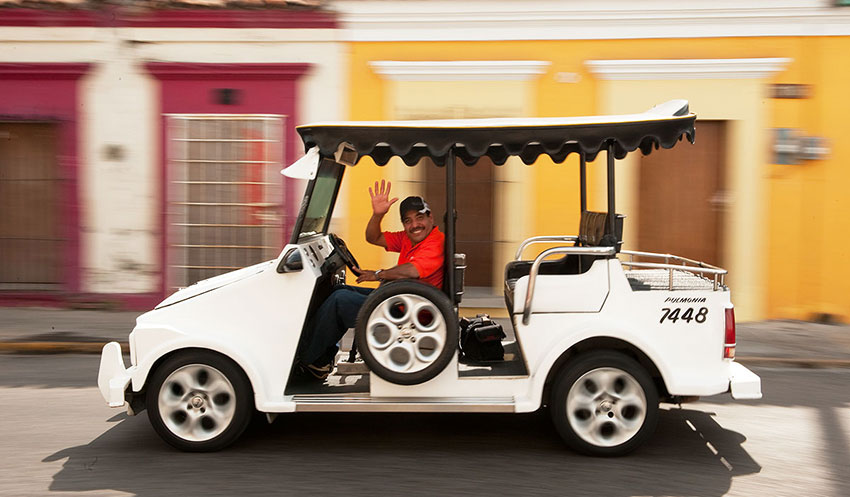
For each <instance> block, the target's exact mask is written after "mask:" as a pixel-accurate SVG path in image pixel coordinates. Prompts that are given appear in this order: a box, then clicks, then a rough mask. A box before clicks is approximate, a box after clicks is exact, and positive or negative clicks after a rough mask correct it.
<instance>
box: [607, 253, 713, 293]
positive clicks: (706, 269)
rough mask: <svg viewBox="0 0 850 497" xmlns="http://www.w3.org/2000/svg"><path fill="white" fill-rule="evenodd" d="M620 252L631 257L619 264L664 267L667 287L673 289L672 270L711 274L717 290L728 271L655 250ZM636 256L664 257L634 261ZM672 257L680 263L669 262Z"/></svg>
mask: <svg viewBox="0 0 850 497" xmlns="http://www.w3.org/2000/svg"><path fill="white" fill-rule="evenodd" d="M620 253H621V254H623V255H628V256H630V257H631V260H629V261H620V264H622V265H624V266H629V267H643V268H650V269H666V270H667V271H668V273H669V280H668V284H667V288H668V289H669V290H672V289H673V271H674V270H681V271H688V272H691V273H701V274H713V275H714V290H715V291H717V289H718V287H719V286H725V280H726V275H727V274H729V272H728V271H727V270H725V269H723V268H721V267H717V266H712V265H711V264H707V263H705V262H702V261H697V260H694V259H688V258H687V257H681V256H678V255H673V254H657V253H655V252H640V251H636V250H621V251H620ZM635 256H637V257H646V258H655V259H664V260H665V263H664V264H661V263H656V262H635V261H634V258H635ZM671 259H673V260H675V261H681V262H682V264H681V265H679V264H670V263H669V262H670V260H671ZM687 264H693V265H692V266H688V265H687Z"/></svg>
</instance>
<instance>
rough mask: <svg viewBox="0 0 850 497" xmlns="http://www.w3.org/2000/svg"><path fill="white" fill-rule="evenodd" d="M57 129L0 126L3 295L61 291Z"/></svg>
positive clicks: (42, 125)
mask: <svg viewBox="0 0 850 497" xmlns="http://www.w3.org/2000/svg"><path fill="white" fill-rule="evenodd" d="M61 193H62V178H61V176H60V174H59V164H58V161H57V125H56V124H53V123H0V213H1V215H0V254H3V256H2V257H0V290H19V291H45V290H47V291H50V290H60V289H61V286H62V283H63V280H62V267H63V264H62V253H63V250H64V248H65V244H66V240H65V238H64V237H63V235H62V231H61V224H60V215H61V212H60V206H61V202H60V196H61Z"/></svg>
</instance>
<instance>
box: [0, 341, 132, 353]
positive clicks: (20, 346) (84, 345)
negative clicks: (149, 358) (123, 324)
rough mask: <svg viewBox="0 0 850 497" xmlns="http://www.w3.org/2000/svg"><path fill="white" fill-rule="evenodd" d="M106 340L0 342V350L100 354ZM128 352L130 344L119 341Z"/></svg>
mask: <svg viewBox="0 0 850 497" xmlns="http://www.w3.org/2000/svg"><path fill="white" fill-rule="evenodd" d="M106 343H107V342H0V352H9V353H17V354H100V352H101V351H102V350H103V346H104V345H106ZM119 343H120V344H121V351H122V352H124V353H126V354H129V353H130V346H129V344H127V343H126V342H119Z"/></svg>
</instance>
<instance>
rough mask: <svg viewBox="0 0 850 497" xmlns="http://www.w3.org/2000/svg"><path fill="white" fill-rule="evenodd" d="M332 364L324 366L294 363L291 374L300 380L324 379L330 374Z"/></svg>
mask: <svg viewBox="0 0 850 497" xmlns="http://www.w3.org/2000/svg"><path fill="white" fill-rule="evenodd" d="M332 368H333V366H331V364H327V365H325V366H316V365H315V364H302V363H300V362H299V363H296V364H295V370H294V371H293V376H294V377H296V378H298V379H300V380H307V381H325V380H326V379H327V378H328V376H330V374H331V370H332Z"/></svg>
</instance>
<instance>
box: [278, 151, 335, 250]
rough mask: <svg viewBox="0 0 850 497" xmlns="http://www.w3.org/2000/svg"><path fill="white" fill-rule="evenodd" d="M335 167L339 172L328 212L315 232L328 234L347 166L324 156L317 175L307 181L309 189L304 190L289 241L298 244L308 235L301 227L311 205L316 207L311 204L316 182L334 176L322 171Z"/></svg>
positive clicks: (331, 169)
mask: <svg viewBox="0 0 850 497" xmlns="http://www.w3.org/2000/svg"><path fill="white" fill-rule="evenodd" d="M333 168H339V169H338V174H337V176H336V183H335V184H334V187H333V193H332V194H331V196H330V204H329V205H328V210H327V214H326V215H325V221H324V223H323V225H322V228H321V230H319V231H317V232H316V233H315V234H322V235H324V234H327V232H328V226H329V225H330V222H331V218H332V217H333V212H334V207H335V206H336V200H337V197H338V196H339V188H340V186H341V185H342V178H343V176H344V175H345V166H344V165H342V164H340V163H338V162H336V161H334V160H333V159H331V158H327V157H323V158H322V159H321V160H320V161H319V166H318V168H317V169H316V177H315V178H313V179H311V180H310V182H309V183H307V189H306V190H305V191H304V198H303V199H302V200H301V207H300V209H299V210H298V219H297V220H296V221H295V226H294V227H293V229H292V236H291V237H290V240H289V243H291V244H298V243H299V242H300V241H301V238H302V237H303V236H308V235H307V234H304V233H302V231H301V229H302V227H303V225H304V221H305V218H306V217H307V212H308V211H309V210H310V207H315V206H313V205H312V204H311V202H312V200H313V192H314V190H315V188H316V183H317V182H318V181H319V179H320V178H328V177H332V176H329V175H323V174H322V173H323V172H324V173H327V172H328V171H331V172H332V171H333ZM309 236H312V235H309Z"/></svg>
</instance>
